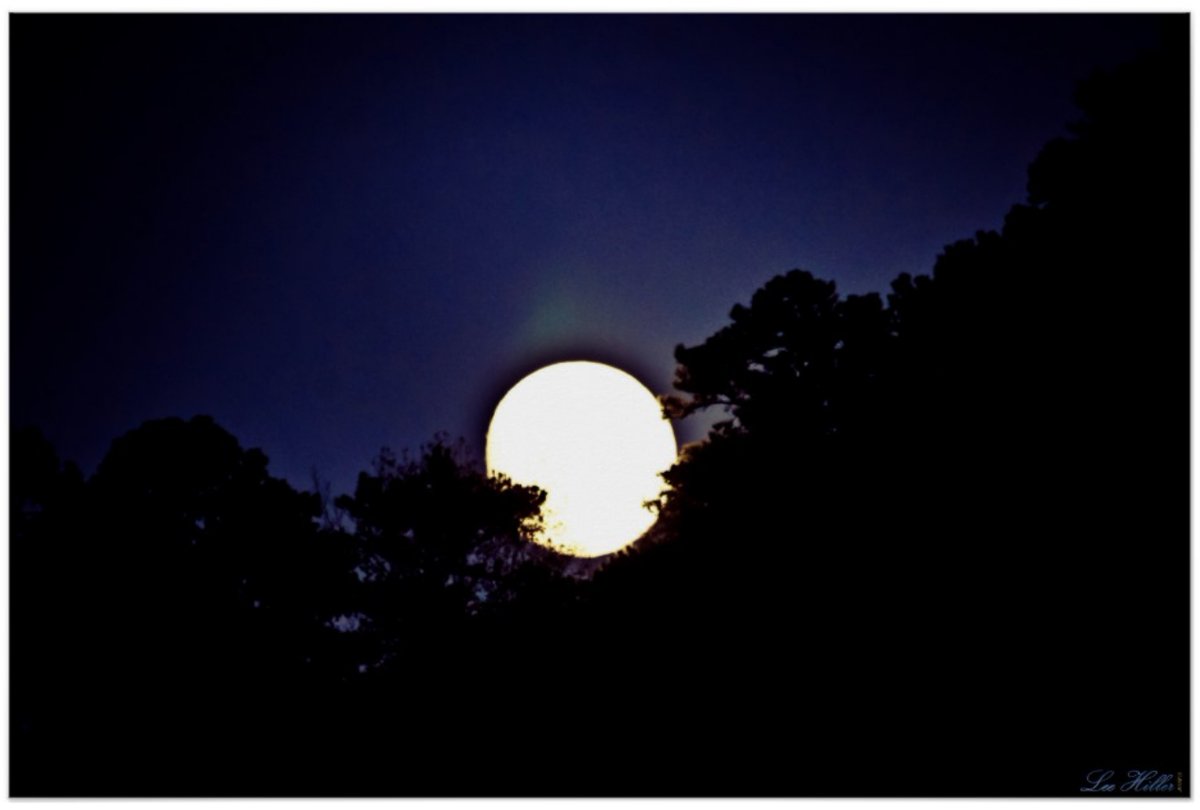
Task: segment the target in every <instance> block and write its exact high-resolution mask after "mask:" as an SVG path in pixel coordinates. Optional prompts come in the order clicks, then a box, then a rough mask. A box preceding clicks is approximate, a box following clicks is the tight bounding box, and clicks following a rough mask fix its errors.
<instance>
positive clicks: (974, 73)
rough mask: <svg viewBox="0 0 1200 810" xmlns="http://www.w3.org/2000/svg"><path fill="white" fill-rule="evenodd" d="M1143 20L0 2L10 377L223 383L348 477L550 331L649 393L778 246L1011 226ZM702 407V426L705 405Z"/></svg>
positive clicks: (802, 250)
mask: <svg viewBox="0 0 1200 810" xmlns="http://www.w3.org/2000/svg"><path fill="white" fill-rule="evenodd" d="M1155 35H1156V25H1155V22H1154V20H1153V19H1152V18H1149V17H1131V16H1115V15H1108V16H1063V15H1032V16H1004V17H997V16H986V15H967V16H951V17H946V16H931V15H923V16H905V17H896V16H873V15H855V16H840V17H827V16H812V15H795V16H782V17H781V16H745V17H738V16H715V17H706V16H691V15H679V16H599V17H598V16H556V17H535V16H519V15H518V16H502V17H477V16H464V15H456V16H446V17H417V16H402V15H397V16H384V17H379V16H345V17H326V16H305V17H299V16H294V17H287V16H276V17H241V16H235V17H223V16H176V17H135V16H124V15H110V16H103V17H78V16H64V15H53V16H30V15H16V16H14V17H13V18H12V20H11V26H10V36H11V48H10V53H11V58H12V61H11V80H12V91H11V98H12V107H11V148H12V152H11V211H12V227H11V234H12V236H11V238H12V252H11V259H10V274H11V287H10V289H11V296H10V306H11V381H10V382H11V385H10V391H11V408H12V421H13V424H14V425H17V426H20V425H24V424H27V423H33V424H37V425H39V426H41V427H42V429H43V430H44V432H45V433H46V434H47V435H48V436H49V438H50V439H51V440H52V441H53V442H54V443H55V445H56V446H57V447H58V449H59V452H60V453H61V454H62V455H64V456H66V457H68V458H73V459H75V460H77V461H78V462H79V463H80V464H81V465H82V466H83V468H84V470H85V472H91V471H92V470H94V467H95V465H96V464H97V463H98V461H99V460H100V458H101V457H102V455H103V453H104V452H105V451H106V449H107V447H108V444H109V442H110V441H111V440H112V439H113V438H115V437H116V436H118V435H120V434H121V433H123V432H125V431H127V430H129V429H131V428H133V427H136V426H137V425H138V424H140V423H141V422H142V421H143V420H145V419H149V418H156V417H162V416H184V417H188V416H191V415H194V414H197V413H207V414H211V415H213V416H214V417H215V418H216V419H217V421H218V422H219V423H220V424H222V425H223V426H225V427H226V428H227V429H229V430H230V431H231V432H233V433H234V434H235V435H236V436H237V437H238V438H239V439H240V440H241V442H242V443H243V445H246V446H257V447H261V448H262V449H263V450H264V451H265V452H266V453H267V454H268V455H269V456H270V458H271V460H272V464H271V470H272V472H273V473H275V474H277V475H283V476H285V477H287V478H288V479H289V480H291V481H292V482H293V483H294V484H296V485H299V486H302V487H306V486H307V485H308V482H309V470H310V468H312V467H314V466H315V467H316V468H317V469H318V470H319V471H320V473H321V475H322V476H323V477H325V478H327V479H330V480H331V481H332V482H333V485H334V489H335V491H348V490H349V489H350V488H351V487H352V486H353V480H354V476H355V474H356V473H357V471H359V470H363V469H366V468H368V465H369V463H370V460H371V458H372V457H373V456H374V455H375V454H376V453H377V451H378V450H379V448H380V447H381V446H383V445H389V446H391V447H393V448H395V449H397V450H399V449H402V448H412V449H416V448H417V446H418V445H420V444H421V443H422V442H424V441H426V440H428V439H429V438H431V437H432V435H433V434H434V432H435V431H438V430H445V431H448V432H449V433H451V434H452V435H455V436H457V435H463V436H465V437H466V438H467V439H468V440H469V441H470V442H471V443H472V445H473V446H474V447H475V449H476V450H477V451H478V452H482V435H481V431H482V427H483V426H484V424H485V423H486V418H487V413H488V410H489V408H490V407H491V405H493V404H494V402H495V399H496V398H497V397H498V396H499V394H500V393H502V390H501V389H502V387H503V386H504V385H505V384H507V383H511V382H515V379H516V377H517V376H519V374H520V373H521V372H523V371H526V370H531V368H532V366H533V365H535V364H536V363H538V362H539V361H541V360H543V359H557V358H562V357H566V356H581V355H590V356H593V357H596V358H599V359H619V360H621V361H623V362H624V363H625V364H626V365H627V366H630V367H631V368H630V370H632V371H634V372H635V373H637V374H638V375H639V376H641V377H642V378H643V380H644V381H645V382H647V383H648V384H649V385H650V386H651V387H652V388H654V389H656V390H657V391H658V392H660V393H664V392H666V391H667V390H669V386H670V381H671V377H672V373H673V369H674V361H673V358H672V349H673V347H674V345H675V344H677V343H681V342H682V343H687V344H693V343H697V342H700V341H702V340H703V339H704V338H705V337H707V336H708V335H710V334H711V333H713V332H714V331H716V330H717V329H718V328H720V327H721V326H722V325H724V324H725V323H726V321H727V315H728V312H729V309H730V307H731V306H732V305H733V304H734V303H736V302H739V301H746V300H747V299H748V298H749V296H750V295H751V293H752V292H753V291H754V290H755V289H756V288H757V287H758V286H760V285H761V284H762V283H763V282H765V281H766V280H767V279H768V278H770V277H771V276H772V275H774V274H776V273H780V272H784V271H786V270H789V269H792V268H795V267H802V268H805V269H808V270H811V271H813V272H814V273H815V274H817V275H818V276H821V277H824V278H831V279H834V280H835V281H836V282H837V283H838V287H839V288H840V289H841V290H843V291H845V292H851V293H861V292H867V291H880V292H884V291H886V290H887V286H888V282H889V281H890V280H891V279H892V278H894V277H895V276H896V275H897V274H899V273H901V272H910V273H920V272H928V271H929V270H930V268H931V267H932V265H933V260H934V258H935V256H936V255H937V253H938V252H939V251H940V249H941V248H942V247H943V246H944V245H945V244H947V243H949V242H952V241H955V240H957V239H960V238H965V237H969V236H971V235H972V234H973V233H974V232H975V231H976V230H979V229H988V228H997V227H999V226H1000V224H1001V222H1002V217H1003V215H1004V213H1005V211H1006V210H1007V209H1008V207H1009V206H1010V205H1012V204H1013V203H1015V202H1019V201H1021V200H1022V198H1023V196H1024V186H1025V168H1026V166H1027V165H1028V163H1029V162H1030V161H1031V160H1032V159H1033V157H1034V156H1035V155H1036V153H1037V151H1038V149H1039V148H1040V146H1041V145H1042V144H1043V143H1045V142H1046V141H1047V140H1049V139H1050V138H1052V137H1054V136H1056V135H1059V134H1062V133H1063V132H1064V131H1065V130H1064V125H1065V124H1066V123H1067V122H1068V121H1069V120H1071V119H1072V118H1074V117H1075V111H1074V108H1073V105H1072V103H1071V94H1072V90H1073V87H1074V84H1075V82H1076V81H1077V80H1078V79H1080V78H1083V77H1084V76H1086V75H1087V74H1088V73H1089V72H1090V71H1091V70H1093V69H1095V68H1103V67H1111V66H1113V65H1115V64H1117V63H1119V62H1121V61H1123V60H1124V59H1127V58H1128V57H1130V56H1132V55H1133V54H1134V53H1135V52H1136V51H1137V50H1138V49H1140V48H1142V47H1145V46H1147V45H1150V44H1151V43H1152V42H1153V41H1154V39H1155ZM681 436H682V438H685V439H686V438H693V437H694V432H693V431H683V432H682V434H681Z"/></svg>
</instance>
